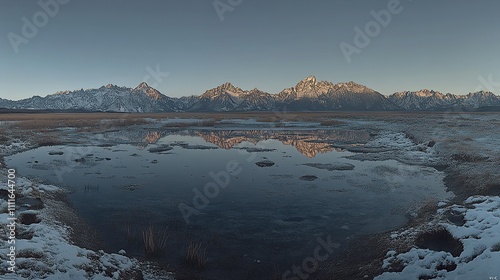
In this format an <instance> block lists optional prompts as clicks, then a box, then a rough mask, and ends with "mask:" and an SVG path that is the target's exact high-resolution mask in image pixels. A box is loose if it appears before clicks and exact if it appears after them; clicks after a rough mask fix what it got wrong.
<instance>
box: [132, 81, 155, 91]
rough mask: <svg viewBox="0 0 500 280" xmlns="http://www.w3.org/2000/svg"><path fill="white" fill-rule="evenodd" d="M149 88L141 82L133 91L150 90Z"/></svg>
mask: <svg viewBox="0 0 500 280" xmlns="http://www.w3.org/2000/svg"><path fill="white" fill-rule="evenodd" d="M150 88H152V87H150V86H149V85H148V84H147V83H146V82H141V83H140V84H139V85H138V86H137V87H135V89H150Z"/></svg>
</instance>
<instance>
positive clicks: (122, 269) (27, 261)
mask: <svg viewBox="0 0 500 280" xmlns="http://www.w3.org/2000/svg"><path fill="white" fill-rule="evenodd" d="M2 171H5V172H2V173H3V174H7V171H6V170H5V169H3V170H2ZM15 181H16V187H15V190H16V192H15V194H16V211H15V215H16V216H17V217H18V219H19V220H17V221H16V223H15V243H14V242H13V241H10V243H9V240H12V239H9V236H10V235H11V233H10V229H9V227H8V224H9V223H10V222H11V221H10V220H8V218H9V217H10V215H9V212H8V210H9V209H8V203H7V197H6V196H5V194H8V185H7V179H6V178H5V176H3V177H2V182H1V183H0V192H1V193H2V197H1V198H0V260H1V264H0V278H1V279H61V280H62V279H174V278H173V276H172V275H171V274H170V273H162V272H158V271H156V270H155V269H154V267H152V266H149V265H148V264H145V263H141V262H139V261H138V260H136V259H134V258H129V257H127V256H126V252H125V251H123V250H122V251H120V252H117V253H105V252H104V251H102V250H99V251H92V250H88V249H84V248H80V247H78V246H76V245H74V244H72V242H71V241H70V237H69V236H70V232H71V231H72V230H73V229H71V228H69V227H68V226H66V225H64V224H62V223H61V222H59V221H57V218H56V217H55V216H54V214H55V210H56V209H53V207H50V209H49V207H47V208H45V207H42V208H41V209H39V208H40V206H38V207H35V206H36V205H30V204H26V203H24V204H22V205H21V203H20V202H19V200H20V199H21V198H26V197H29V198H33V199H35V198H40V199H41V201H42V202H43V201H45V202H47V201H48V200H50V199H52V197H53V195H54V194H56V193H57V192H61V191H62V190H61V189H60V188H58V187H56V186H51V185H43V184H37V183H34V182H31V181H29V180H28V179H25V178H17V179H16V180H15ZM21 217H29V218H24V219H22V218H21ZM11 246H15V252H16V257H15V263H14V262H13V263H11V264H9V261H10V260H11V257H10V256H9V254H10V249H11ZM11 265H14V271H15V273H12V271H10V270H9V267H10V266H11Z"/></svg>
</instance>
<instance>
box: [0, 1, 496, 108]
mask: <svg viewBox="0 0 500 280" xmlns="http://www.w3.org/2000/svg"><path fill="white" fill-rule="evenodd" d="M42 1H48V0H42ZM54 1H55V0H54ZM60 1H62V0H60ZM220 2H222V3H237V2H238V1H237V0H220ZM389 2H390V1H389V0H372V1H367V0H344V1H332V0H307V1H306V0H276V1H270V0H242V1H241V4H239V5H237V6H235V7H234V10H232V11H227V12H225V13H223V17H224V20H223V21H221V20H220V17H219V16H218V13H217V11H216V9H215V8H214V5H213V1H212V0H191V1H188V0H169V1H167V0H157V1H152V0H145V1H130V0H127V1H123V0H122V1H119V0H106V1H100V0H85V1H77V0H71V1H69V3H67V4H64V5H60V7H59V8H60V9H59V12H58V13H57V14H55V16H54V17H49V19H48V22H47V24H46V25H45V26H42V27H41V28H39V30H38V32H37V33H36V34H35V36H34V37H33V38H29V39H27V40H28V42H27V43H26V44H24V43H22V44H20V45H19V46H18V50H19V52H18V53H15V51H14V48H13V47H12V45H11V42H10V39H9V37H8V34H9V33H10V32H12V33H15V34H17V35H19V36H22V27H23V25H24V22H23V20H22V18H23V17H26V18H27V19H28V20H29V21H30V22H33V15H35V14H36V13H37V12H39V11H43V10H42V8H41V6H40V5H39V4H38V1H27V0H26V1H24V0H19V1H13V0H0V35H1V36H2V37H1V38H2V39H1V40H0V42H1V43H0V55H1V56H0V62H1V63H0V97H2V98H9V99H21V98H26V97H30V96H33V95H41V96H45V95H47V94H51V93H54V92H56V91H60V90H74V89H80V88H98V87H100V86H102V85H105V84H109V83H112V84H117V85H120V86H128V87H135V86H136V85H137V84H139V83H140V82H141V81H143V80H144V78H145V77H146V75H148V71H147V70H146V68H147V67H148V66H149V67H151V68H152V69H155V68H156V66H157V65H159V69H160V70H161V71H162V72H168V73H169V76H168V77H166V78H164V79H163V81H161V82H160V83H157V85H156V88H157V89H158V90H160V91H161V92H162V93H164V94H166V95H169V96H182V95H191V94H201V93H202V92H204V91H205V90H206V89H209V88H213V87H215V86H217V85H219V84H222V83H224V82H226V81H228V82H231V83H233V84H234V85H236V86H239V87H241V88H243V89H252V88H254V87H258V88H259V89H261V90H264V91H268V92H270V93H278V92H279V91H281V90H282V89H283V88H285V87H290V86H293V85H295V84H296V83H297V82H298V81H299V80H301V79H302V78H304V77H306V76H308V75H316V76H317V78H318V79H319V80H329V81H332V82H343V81H351V80H353V81H355V82H358V83H361V84H364V85H366V86H368V87H371V88H373V89H375V90H377V91H379V92H381V93H383V94H391V93H393V92H396V91H401V90H419V89H423V88H429V89H434V90H438V91H442V92H452V93H458V94H465V93H468V92H471V91H474V90H475V89H476V88H477V87H478V85H480V81H479V79H478V77H480V76H482V77H484V78H485V79H487V77H488V75H492V76H493V80H494V81H499V82H500V52H499V50H500V32H499V31H500V30H499V28H500V16H499V11H500V1H498V0H479V1H472V0H471V1H464V0H435V1H431V0H421V1H410V0H401V7H402V8H403V10H402V11H401V12H400V13H399V14H393V15H392V19H391V21H390V23H389V24H388V26H387V27H383V28H381V31H380V33H379V34H378V36H375V37H374V38H372V39H371V42H370V44H369V45H368V46H366V47H365V48H362V49H361V53H359V54H353V55H352V56H351V59H352V61H351V63H348V62H347V60H346V59H345V57H344V55H343V53H342V51H341V49H340V47H339V45H340V43H341V42H346V43H349V44H351V45H354V36H355V32H354V27H356V26H358V27H360V28H361V29H364V27H365V25H366V24H367V23H368V22H370V21H371V20H373V16H372V15H371V14H370V11H372V10H374V11H379V10H382V9H387V5H388V3H389ZM38 14H40V13H38ZM41 19H42V20H43V18H41ZM39 20H40V19H39ZM149 83H150V84H155V81H154V79H152V78H151V79H150V80H149ZM494 92H495V93H496V94H500V89H499V88H496V91H494Z"/></svg>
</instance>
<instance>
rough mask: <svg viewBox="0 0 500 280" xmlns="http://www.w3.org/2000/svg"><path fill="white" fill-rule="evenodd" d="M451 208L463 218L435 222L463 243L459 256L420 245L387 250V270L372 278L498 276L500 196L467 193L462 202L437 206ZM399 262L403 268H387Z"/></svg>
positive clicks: (446, 209) (477, 277)
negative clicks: (408, 248)
mask: <svg viewBox="0 0 500 280" xmlns="http://www.w3.org/2000/svg"><path fill="white" fill-rule="evenodd" d="M450 211H451V212H452V213H460V215H461V216H463V222H461V223H455V224H453V223H451V222H449V221H445V222H443V220H444V219H441V220H442V221H441V222H439V223H437V224H438V225H440V226H443V227H444V228H446V229H447V230H448V231H449V232H450V233H451V234H452V235H453V237H454V238H456V239H458V240H459V241H460V242H461V243H462V245H463V251H462V253H461V254H460V255H459V256H456V257H454V256H452V255H451V254H450V253H449V252H443V251H440V252H438V251H433V250H429V249H419V248H412V249H411V250H410V251H408V252H405V253H399V254H398V253H397V252H395V251H389V252H388V253H387V255H386V259H385V260H384V263H383V266H382V267H383V269H384V270H385V271H386V272H385V273H383V274H382V275H380V276H378V277H376V278H375V279H377V280H382V279H383V280H385V279H404V280H410V279H487V280H489V279H498V278H500V197H498V196H477V197H470V198H469V199H467V200H466V201H465V203H464V205H463V206H462V205H452V206H449V207H444V208H441V209H439V210H438V214H440V216H441V217H444V216H446V215H445V213H450ZM462 223H463V225H462ZM396 235H397V234H396ZM396 235H395V236H396ZM398 266H399V267H401V266H403V267H404V268H403V269H402V271H400V272H390V271H388V270H390V268H391V267H398ZM399 270H400V269H399Z"/></svg>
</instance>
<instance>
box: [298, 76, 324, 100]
mask: <svg viewBox="0 0 500 280" xmlns="http://www.w3.org/2000/svg"><path fill="white" fill-rule="evenodd" d="M332 87H333V84H332V83H331V82H327V81H321V82H318V80H317V79H316V77H315V76H308V77H306V78H305V79H303V80H302V81H300V82H299V83H298V84H297V85H296V86H295V87H294V88H292V91H294V92H296V93H297V97H302V96H311V97H312V96H316V95H319V94H322V93H327V92H328V91H329V90H330V89H331V88H332Z"/></svg>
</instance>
